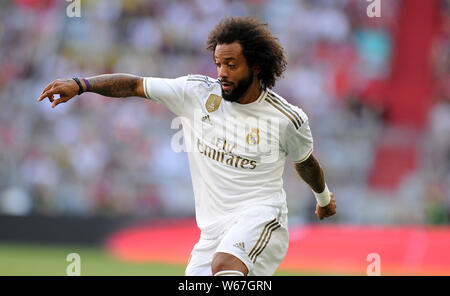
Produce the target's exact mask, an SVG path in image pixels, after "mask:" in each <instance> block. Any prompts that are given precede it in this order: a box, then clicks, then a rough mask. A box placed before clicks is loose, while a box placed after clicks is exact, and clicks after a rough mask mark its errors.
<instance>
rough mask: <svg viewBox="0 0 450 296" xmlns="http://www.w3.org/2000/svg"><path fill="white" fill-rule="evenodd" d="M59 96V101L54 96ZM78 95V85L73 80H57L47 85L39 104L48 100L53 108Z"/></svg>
mask: <svg viewBox="0 0 450 296" xmlns="http://www.w3.org/2000/svg"><path fill="white" fill-rule="evenodd" d="M56 94H59V98H58V99H56V100H55V99H54V98H53V96H54V95H56ZM77 94H78V84H77V83H76V82H75V81H74V80H73V79H56V80H54V81H53V82H51V83H50V84H49V85H47V86H46V87H45V88H44V90H43V91H42V93H41V96H40V97H39V99H38V102H40V101H42V100H43V99H45V98H48V99H49V101H50V102H51V103H52V108H55V107H56V105H58V104H60V103H65V102H67V101H68V100H70V99H71V98H73V97H74V96H75V95H77Z"/></svg>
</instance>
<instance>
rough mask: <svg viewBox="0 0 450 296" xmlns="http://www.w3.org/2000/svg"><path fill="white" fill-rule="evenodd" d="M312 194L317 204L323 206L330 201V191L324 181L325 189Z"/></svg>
mask: <svg viewBox="0 0 450 296" xmlns="http://www.w3.org/2000/svg"><path fill="white" fill-rule="evenodd" d="M313 193H314V196H315V197H316V200H317V203H318V204H319V206H321V207H324V206H326V205H328V204H329V203H330V201H331V197H330V191H329V190H328V186H327V184H326V183H325V189H324V190H323V191H322V193H316V192H314V190H313Z"/></svg>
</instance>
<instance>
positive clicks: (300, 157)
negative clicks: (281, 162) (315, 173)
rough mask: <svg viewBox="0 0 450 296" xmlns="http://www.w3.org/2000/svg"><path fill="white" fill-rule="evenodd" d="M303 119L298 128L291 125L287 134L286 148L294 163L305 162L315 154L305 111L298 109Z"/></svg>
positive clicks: (287, 129)
mask: <svg viewBox="0 0 450 296" xmlns="http://www.w3.org/2000/svg"><path fill="white" fill-rule="evenodd" d="M296 109H297V111H298V113H299V114H300V117H301V121H302V122H301V125H300V126H299V127H298V128H297V127H296V126H294V125H293V124H291V123H289V124H288V126H287V128H286V134H285V148H286V150H287V151H286V152H287V154H288V155H289V156H290V157H291V159H292V160H293V161H294V162H297V163H299V162H303V161H305V160H306V159H307V158H308V157H309V156H310V155H311V153H312V152H313V138H312V134H311V129H310V127H309V120H308V117H307V116H306V114H305V113H303V111H301V110H300V109H298V108H296Z"/></svg>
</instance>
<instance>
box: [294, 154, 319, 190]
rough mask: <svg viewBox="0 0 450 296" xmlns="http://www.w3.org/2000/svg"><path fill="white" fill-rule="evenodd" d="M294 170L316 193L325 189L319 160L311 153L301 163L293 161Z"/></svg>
mask: <svg viewBox="0 0 450 296" xmlns="http://www.w3.org/2000/svg"><path fill="white" fill-rule="evenodd" d="M294 166H295V170H296V171H297V173H298V174H299V176H300V177H301V178H302V179H303V180H304V181H305V182H306V183H307V184H308V185H309V186H310V187H311V189H312V190H313V191H314V192H316V193H321V192H323V191H324V189H325V178H324V175H323V170H322V168H321V167H320V164H319V162H318V161H317V160H316V159H315V157H314V156H313V155H312V154H311V156H310V157H309V158H308V159H307V160H305V161H304V162H301V163H295V164H294Z"/></svg>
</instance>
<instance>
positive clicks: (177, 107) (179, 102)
mask: <svg viewBox="0 0 450 296" xmlns="http://www.w3.org/2000/svg"><path fill="white" fill-rule="evenodd" d="M186 80H187V76H183V77H179V78H175V79H169V78H155V77H145V78H144V92H145V96H146V97H147V98H148V99H150V100H152V101H154V102H156V103H158V104H161V105H163V106H165V107H167V109H169V110H170V111H171V112H173V113H174V114H175V115H181V113H182V112H183V110H184V103H185V102H184V91H185V86H186Z"/></svg>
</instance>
